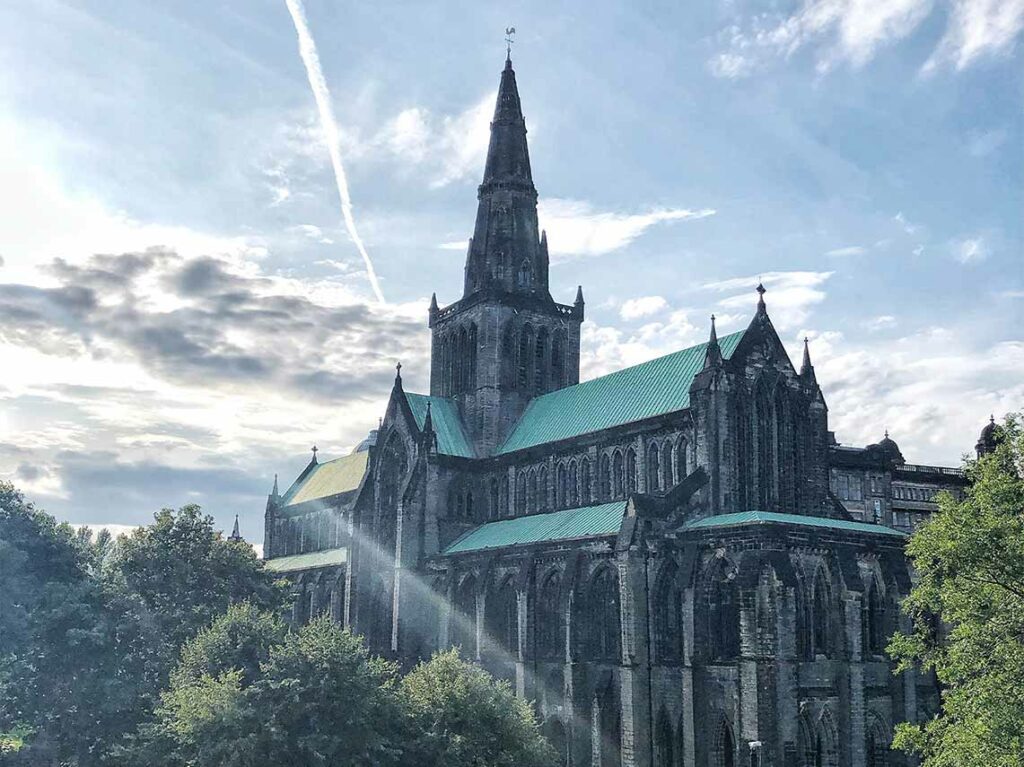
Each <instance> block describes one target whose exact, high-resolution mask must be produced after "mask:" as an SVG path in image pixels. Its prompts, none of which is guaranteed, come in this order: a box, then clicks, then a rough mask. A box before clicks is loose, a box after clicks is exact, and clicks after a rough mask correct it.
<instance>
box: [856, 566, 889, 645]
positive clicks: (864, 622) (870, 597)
mask: <svg viewBox="0 0 1024 767" xmlns="http://www.w3.org/2000/svg"><path fill="white" fill-rule="evenodd" d="M884 612H885V611H884V607H883V602H882V598H881V595H880V594H879V589H878V584H877V583H875V580H874V579H873V578H872V579H871V582H870V583H869V584H868V587H867V589H865V591H864V598H863V601H862V602H861V629H862V652H863V654H864V655H865V656H869V655H881V653H882V651H883V649H884V646H885V628H884V619H883V618H884Z"/></svg>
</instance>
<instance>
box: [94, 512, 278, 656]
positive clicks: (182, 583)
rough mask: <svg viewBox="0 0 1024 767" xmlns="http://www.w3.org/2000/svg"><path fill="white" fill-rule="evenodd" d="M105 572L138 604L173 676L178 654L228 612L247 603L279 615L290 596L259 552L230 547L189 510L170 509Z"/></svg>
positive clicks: (125, 541) (136, 535) (125, 542)
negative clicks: (265, 568) (265, 564)
mask: <svg viewBox="0 0 1024 767" xmlns="http://www.w3.org/2000/svg"><path fill="white" fill-rule="evenodd" d="M110 559H111V561H110V563H109V565H108V566H107V568H106V575H107V578H108V580H109V581H111V583H112V585H114V586H116V587H119V588H120V589H121V590H122V592H124V593H125V594H127V595H130V596H131V597H132V598H134V599H136V600H137V601H138V603H139V604H140V606H141V609H142V610H143V612H144V615H143V616H142V618H143V620H145V621H146V622H147V623H152V624H153V626H154V628H155V630H156V631H155V633H156V635H157V637H158V639H159V648H158V649H159V653H160V655H161V657H162V659H163V661H164V662H165V665H166V670H167V671H169V670H170V668H172V667H173V665H174V663H175V661H176V660H177V654H178V650H179V648H180V647H181V646H182V645H183V644H184V643H185V642H186V641H187V640H189V639H191V638H192V637H194V636H195V635H196V634H197V633H199V631H200V630H202V629H203V628H205V627H206V626H209V625H210V623H211V622H212V621H213V619H214V618H215V617H217V616H218V615H221V614H222V613H224V612H225V611H226V610H227V608H228V605H230V604H232V603H235V602H242V601H248V602H251V603H252V604H253V605H254V606H256V607H257V608H260V609H263V610H268V611H271V612H276V611H278V610H280V609H282V607H283V606H284V602H285V598H286V588H285V586H284V585H283V584H282V583H280V582H279V581H278V580H277V579H276V578H275V576H274V575H273V574H272V573H270V572H268V571H266V570H264V569H263V565H262V563H261V562H260V561H259V560H258V559H257V558H256V553H255V552H254V551H253V549H252V547H251V546H249V545H248V544H247V543H245V542H244V541H231V540H228V539H225V538H224V537H223V536H222V535H221V534H220V533H219V532H217V531H215V530H214V528H213V517H211V516H209V515H206V514H203V513H202V511H201V509H200V508H199V506H196V505H194V504H190V505H188V506H183V507H182V508H180V509H179V510H178V511H177V512H175V511H174V510H172V509H163V510H162V511H160V512H158V513H157V514H156V515H155V516H154V522H153V524H151V525H149V526H147V527H141V528H138V529H137V530H135V531H134V532H133V533H132V535H131V536H129V537H125V538H122V539H121V541H120V542H119V545H118V546H117V547H116V550H115V552H114V555H113V556H112V557H111V558H110Z"/></svg>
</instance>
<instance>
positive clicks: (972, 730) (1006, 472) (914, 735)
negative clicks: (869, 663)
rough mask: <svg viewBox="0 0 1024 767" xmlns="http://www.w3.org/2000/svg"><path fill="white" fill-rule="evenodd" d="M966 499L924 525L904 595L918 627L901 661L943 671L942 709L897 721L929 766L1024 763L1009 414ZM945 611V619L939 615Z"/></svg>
mask: <svg viewBox="0 0 1024 767" xmlns="http://www.w3.org/2000/svg"><path fill="white" fill-rule="evenodd" d="M966 471H967V476H968V479H969V480H970V486H969V488H968V490H967V492H966V495H965V497H964V498H963V500H960V501H958V500H956V499H955V498H954V497H952V496H951V495H949V494H944V495H943V496H942V497H940V500H939V503H940V511H939V513H938V514H937V515H935V517H934V518H933V519H932V520H931V521H930V522H928V523H927V524H925V525H923V526H922V527H921V528H919V529H918V530H917V532H915V533H914V535H913V536H912V537H911V539H910V542H909V543H908V546H907V553H908V555H909V557H910V559H911V561H912V562H913V565H914V568H915V570H916V571H917V574H918V577H919V578H918V581H917V583H916V585H915V586H914V588H913V590H912V591H911V594H910V596H909V597H908V598H907V599H906V600H905V601H904V603H903V610H904V611H905V612H906V613H907V614H908V615H909V617H910V619H911V623H912V631H911V632H910V633H908V634H897V635H896V636H895V637H894V638H893V640H892V642H891V644H890V646H889V651H890V653H892V654H893V656H894V657H896V658H897V659H898V660H899V668H900V670H906V669H908V668H911V667H913V666H915V665H918V666H920V667H922V668H923V669H926V670H934V672H935V673H936V675H937V676H938V679H939V681H940V682H941V683H942V685H943V693H942V710H941V712H940V713H939V714H938V715H937V716H936V717H935V718H933V719H932V720H931V721H929V722H925V723H923V724H913V723H905V724H902V725H900V726H899V727H898V728H897V732H896V737H895V739H894V745H895V746H896V747H899V748H902V749H904V750H907V751H910V752H916V753H919V754H920V755H921V757H922V758H923V761H922V767H959V765H964V764H984V765H986V767H1019V766H1020V764H1022V763H1024V431H1022V427H1021V416H1020V415H1015V416H1008V417H1007V419H1006V421H1005V423H1004V424H1003V426H1002V427H1001V435H1000V439H999V440H998V443H997V447H996V449H995V450H994V452H992V453H989V454H988V455H984V456H982V457H981V458H979V459H978V460H971V461H968V462H967V465H966ZM937 618H938V619H941V625H940V624H939V622H938V620H937Z"/></svg>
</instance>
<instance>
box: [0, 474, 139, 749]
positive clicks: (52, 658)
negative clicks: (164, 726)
mask: <svg viewBox="0 0 1024 767" xmlns="http://www.w3.org/2000/svg"><path fill="white" fill-rule="evenodd" d="M90 562H91V551H90V550H89V548H88V546H87V544H86V542H85V541H84V540H83V539H82V538H80V537H79V536H77V535H76V534H75V532H74V531H73V530H72V529H71V527H70V526H69V525H66V524H57V523H56V522H55V521H54V519H53V518H52V517H50V516H48V515H47V514H44V513H43V512H42V511H39V510H38V509H36V508H35V507H34V506H33V505H32V504H31V503H28V502H26V501H25V499H24V497H23V496H22V495H21V494H20V493H19V492H18V491H17V490H15V489H14V487H13V486H12V485H11V484H10V483H4V482H0V733H6V734H5V735H3V734H0V754H2V753H4V752H5V751H6V752H13V751H16V750H18V751H20V750H24V751H25V752H26V753H28V754H30V756H32V758H33V760H35V761H43V760H45V759H47V758H49V759H61V760H74V761H75V762H77V763H78V764H90V763H94V762H95V761H96V760H98V758H99V754H100V753H101V751H102V744H103V743H104V741H105V739H106V738H107V737H108V736H110V734H111V733H114V732H118V731H119V730H120V728H121V726H122V722H123V719H124V717H125V715H126V713H128V712H130V711H131V709H132V701H131V700H130V697H129V696H126V695H125V692H124V688H123V686H122V684H121V683H122V681H124V678H125V677H123V676H122V672H123V671H124V670H125V669H123V668H122V667H121V665H120V659H121V657H122V655H123V654H124V646H125V645H124V642H125V640H127V639H128V638H129V636H130V633H131V632H123V631H119V630H118V629H119V626H120V624H121V618H122V616H121V615H119V614H118V613H117V611H116V610H114V609H111V607H110V605H109V604H108V603H107V601H106V599H105V595H104V592H103V589H102V587H101V585H100V584H99V583H98V582H97V581H96V580H95V579H93V578H92V577H90V575H89V572H88V571H89V567H90ZM129 719H130V717H129Z"/></svg>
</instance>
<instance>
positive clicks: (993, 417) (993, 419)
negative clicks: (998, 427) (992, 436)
mask: <svg viewBox="0 0 1024 767" xmlns="http://www.w3.org/2000/svg"><path fill="white" fill-rule="evenodd" d="M988 422H989V423H995V422H996V414H995V413H992V414H991V415H989V417H988Z"/></svg>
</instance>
